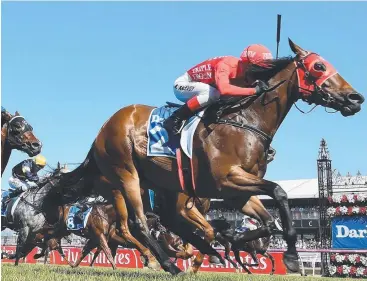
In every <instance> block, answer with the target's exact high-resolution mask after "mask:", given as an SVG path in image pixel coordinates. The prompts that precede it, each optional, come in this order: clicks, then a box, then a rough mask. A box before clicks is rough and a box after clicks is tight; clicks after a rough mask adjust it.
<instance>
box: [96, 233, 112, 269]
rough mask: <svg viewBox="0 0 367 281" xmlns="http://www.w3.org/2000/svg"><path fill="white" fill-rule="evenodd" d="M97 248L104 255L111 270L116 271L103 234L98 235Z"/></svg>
mask: <svg viewBox="0 0 367 281" xmlns="http://www.w3.org/2000/svg"><path fill="white" fill-rule="evenodd" d="M99 246H100V247H101V249H102V251H103V252H104V253H105V255H106V257H107V259H108V261H109V262H110V263H111V265H112V268H113V269H116V264H115V261H114V259H113V257H112V253H111V250H110V248H109V247H108V243H107V239H106V236H105V235H104V234H103V233H100V234H99Z"/></svg>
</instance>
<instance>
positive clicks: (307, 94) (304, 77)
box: [216, 53, 338, 150]
mask: <svg viewBox="0 0 367 281" xmlns="http://www.w3.org/2000/svg"><path fill="white" fill-rule="evenodd" d="M294 64H295V66H296V67H295V69H294V70H293V72H292V74H291V75H290V77H289V78H288V79H287V80H283V81H281V82H279V83H278V84H276V85H275V86H273V87H271V88H269V89H268V90H266V91H265V92H264V93H262V94H261V95H260V96H246V97H243V98H241V99H240V100H238V98H237V99H235V98H234V99H233V101H235V103H233V102H230V103H229V104H228V105H224V106H222V107H221V108H220V109H219V110H218V112H217V120H216V123H218V124H225V125H231V126H234V127H238V128H242V129H245V130H248V131H251V132H254V133H256V134H257V135H258V136H260V137H261V138H262V139H263V140H264V141H265V142H266V144H265V149H266V150H267V149H268V147H269V146H270V143H271V141H272V138H273V137H272V136H270V135H269V134H267V133H265V132H263V131H262V130H260V129H258V128H256V127H254V126H251V125H248V124H244V123H242V122H238V121H235V120H233V119H234V117H236V115H235V116H233V117H232V118H222V114H223V112H224V111H225V110H227V109H233V108H237V107H242V106H243V105H245V104H247V103H248V102H249V101H254V100H255V99H257V98H259V97H262V100H264V98H265V95H266V94H267V93H269V92H271V91H273V90H275V89H276V88H278V87H279V86H280V85H282V84H283V83H284V82H287V84H288V85H287V90H286V91H287V93H286V94H287V96H288V97H290V93H291V90H290V86H292V85H294V83H293V82H292V81H293V77H294V75H295V74H297V78H298V79H297V81H298V83H297V85H296V86H297V89H298V98H301V99H302V100H304V101H306V102H307V103H309V104H312V103H315V106H314V107H313V108H312V109H311V110H310V111H309V112H311V111H312V110H313V109H314V108H315V107H316V106H318V105H323V106H328V105H330V104H332V103H334V101H335V99H334V98H333V97H332V96H331V95H330V94H329V93H327V92H325V91H324V90H323V88H322V85H323V83H324V82H325V81H326V80H327V79H329V78H330V77H332V76H333V75H335V74H337V73H338V72H337V71H336V70H335V68H334V67H333V66H332V65H331V64H330V63H329V62H327V61H326V60H324V59H323V58H322V57H321V56H319V55H318V54H316V53H307V54H306V55H305V56H299V55H297V56H296V57H295V58H294ZM296 100H297V99H295V101H294V104H295V102H296ZM295 106H296V108H297V109H298V110H299V111H301V112H302V113H305V112H303V111H302V110H301V109H299V108H298V107H297V105H296V104H295ZM241 111H242V110H241ZM309 112H307V113H309Z"/></svg>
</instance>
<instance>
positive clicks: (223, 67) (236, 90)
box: [215, 62, 256, 96]
mask: <svg viewBox="0 0 367 281" xmlns="http://www.w3.org/2000/svg"><path fill="white" fill-rule="evenodd" d="M230 73H231V68H230V66H229V65H228V64H227V63H225V62H220V63H218V65H217V67H216V71H215V82H216V85H217V87H218V90H219V92H220V93H221V95H231V96H251V95H254V94H255V93H256V89H255V88H242V87H237V86H234V85H231V84H230V81H229V77H230Z"/></svg>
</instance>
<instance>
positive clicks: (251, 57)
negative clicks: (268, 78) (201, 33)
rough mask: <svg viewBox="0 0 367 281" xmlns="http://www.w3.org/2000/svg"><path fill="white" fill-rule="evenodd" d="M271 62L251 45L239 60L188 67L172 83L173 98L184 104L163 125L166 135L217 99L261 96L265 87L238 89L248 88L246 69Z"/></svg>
mask: <svg viewBox="0 0 367 281" xmlns="http://www.w3.org/2000/svg"><path fill="white" fill-rule="evenodd" d="M272 58H273V56H272V54H271V52H270V50H269V49H268V48H266V47H265V46H263V45H259V44H254V45H250V46H248V47H247V48H245V50H244V51H243V52H242V54H241V56H240V58H236V57H233V56H223V57H215V58H211V59H208V60H206V61H204V62H202V63H199V64H198V65H196V66H194V67H192V68H191V69H189V70H188V71H187V72H186V73H185V74H183V75H182V76H180V77H179V78H177V79H176V81H175V83H174V89H173V90H174V94H175V96H176V97H177V99H179V100H180V101H182V102H185V104H184V105H183V106H181V107H180V108H179V109H178V110H176V111H175V112H174V113H173V114H172V115H171V116H170V117H169V118H167V119H166V120H165V121H164V123H163V126H164V128H165V129H166V130H167V131H168V132H169V133H173V134H178V133H179V132H180V130H181V129H182V127H183V125H184V121H186V120H187V119H189V118H190V117H192V116H193V115H194V114H195V113H196V112H198V111H200V109H202V108H204V107H206V106H208V105H210V104H212V103H214V102H216V101H218V100H219V99H220V97H221V96H250V95H257V94H261V93H263V92H264V91H266V89H267V86H266V85H265V84H259V85H257V86H256V87H251V88H247V87H240V86H238V85H239V84H242V85H245V84H247V85H248V84H249V83H245V81H246V77H245V76H246V70H247V67H248V65H250V64H257V65H262V64H263V63H264V61H265V60H269V59H272ZM234 84H236V85H234Z"/></svg>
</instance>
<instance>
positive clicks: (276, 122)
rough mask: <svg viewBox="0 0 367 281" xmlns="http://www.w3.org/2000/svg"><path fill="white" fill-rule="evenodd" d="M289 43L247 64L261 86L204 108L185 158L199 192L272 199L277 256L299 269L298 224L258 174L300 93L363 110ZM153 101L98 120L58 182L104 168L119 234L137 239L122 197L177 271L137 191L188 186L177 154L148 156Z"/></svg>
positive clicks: (332, 75) (283, 198)
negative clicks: (278, 229)
mask: <svg viewBox="0 0 367 281" xmlns="http://www.w3.org/2000/svg"><path fill="white" fill-rule="evenodd" d="M289 44H290V47H291V49H292V51H293V52H294V53H295V54H296V56H295V57H289V58H281V59H276V60H271V61H268V62H267V66H266V67H258V66H250V67H249V69H248V71H247V76H248V77H251V80H253V81H255V80H261V81H264V82H266V83H268V84H269V90H268V91H267V92H265V93H263V94H261V95H260V96H251V97H247V98H243V99H236V98H231V99H230V100H224V101H222V102H219V103H217V104H216V105H213V106H211V107H209V108H208V109H207V110H206V114H205V116H204V117H203V118H202V120H201V122H200V124H199V125H198V127H197V129H196V132H195V135H194V139H193V156H192V159H191V162H192V171H193V180H194V185H195V192H196V196H198V197H202V198H223V199H227V200H232V202H234V203H235V206H236V207H237V208H242V207H243V206H244V204H245V202H246V201H247V200H248V198H249V197H250V196H252V195H268V196H270V197H271V198H273V199H274V200H275V201H276V203H277V205H278V208H279V212H280V218H281V222H282V226H283V237H284V239H285V240H286V242H287V245H288V247H287V251H285V252H284V256H283V261H284V263H285V265H286V266H287V268H288V269H289V270H291V271H298V270H299V262H298V253H297V251H296V247H295V243H296V231H295V228H294V227H293V226H292V217H291V213H290V210H289V205H288V198H287V194H286V192H285V191H284V190H283V189H282V188H281V187H280V186H279V185H278V184H276V183H275V182H272V181H268V180H265V179H263V177H264V175H265V172H266V167H267V163H266V160H267V151H268V149H269V146H270V143H271V141H272V139H273V137H274V135H275V133H276V132H277V130H278V129H279V127H280V125H281V123H282V122H283V120H284V119H285V117H286V116H287V114H288V112H289V110H290V109H291V107H292V106H293V104H294V103H295V102H296V101H297V100H299V99H302V100H303V101H306V102H308V103H309V104H312V103H314V104H316V105H321V106H324V107H329V108H333V109H335V110H337V111H340V112H341V114H342V115H343V116H350V115H354V114H356V113H357V112H359V111H360V110H361V104H362V103H363V102H364V97H363V96H362V95H361V94H359V93H358V92H357V91H356V90H355V89H354V88H353V87H352V86H351V85H350V84H349V83H347V82H346V81H345V80H344V79H343V77H342V76H341V75H340V74H339V73H338V72H337V71H336V70H335V68H334V67H333V66H332V65H331V64H330V63H329V62H327V61H326V60H324V59H323V58H322V57H321V56H319V55H318V54H316V53H313V52H309V51H306V50H304V49H302V48H301V47H299V46H297V45H296V44H294V43H293V42H292V41H291V40H289ZM152 109H153V107H151V106H147V105H131V106H127V107H124V108H122V109H120V110H119V111H118V112H116V113H115V114H114V115H113V116H112V117H111V118H110V119H109V120H107V121H106V123H105V124H104V125H103V126H102V128H101V130H100V131H99V133H98V135H97V137H96V139H95V141H94V143H93V145H92V147H91V149H90V151H89V153H88V155H87V158H86V160H85V161H84V162H83V163H82V165H81V166H79V167H78V168H77V169H75V170H74V171H73V172H71V173H70V174H69V175H68V174H66V175H65V177H64V178H63V179H62V180H61V182H62V183H63V184H65V185H67V184H68V183H70V184H72V183H74V182H75V181H78V180H79V179H81V178H82V177H85V176H87V175H92V174H93V173H94V172H96V171H97V172H98V173H102V174H103V175H104V176H105V177H106V178H107V179H108V180H109V181H110V182H111V183H112V184H113V186H112V187H111V188H109V189H99V190H98V192H99V193H100V194H101V195H102V196H103V197H106V196H110V197H113V202H114V205H115V208H116V212H117V214H118V218H119V229H120V233H121V235H122V236H123V238H124V239H125V240H128V241H130V242H132V243H133V244H134V245H136V247H137V248H140V247H141V246H142V244H141V242H139V241H138V240H137V239H136V238H135V237H133V236H132V235H131V233H130V231H129V227H128V214H127V204H128V205H131V207H132V209H133V211H134V212H135V214H136V218H137V220H136V222H137V224H138V226H139V227H140V231H141V235H142V237H143V242H144V243H145V244H146V245H149V248H150V249H151V250H152V252H153V253H154V255H155V256H156V257H157V259H158V261H159V262H160V263H161V265H162V268H163V269H164V270H166V271H169V272H171V273H172V274H177V273H179V272H180V270H179V269H178V268H177V267H176V266H175V265H174V264H173V263H172V262H171V261H170V260H169V259H168V256H167V255H166V254H165V253H164V252H163V250H162V249H161V248H160V246H159V244H158V243H157V241H155V240H154V239H153V238H152V236H151V235H150V234H149V228H148V225H147V222H146V218H145V215H144V210H143V203H142V199H141V194H140V187H141V183H142V182H143V181H146V182H150V183H151V184H152V185H153V186H157V187H159V188H166V189H168V190H172V191H176V192H187V191H183V190H182V189H181V185H180V181H179V178H178V176H177V173H178V165H177V163H176V161H175V159H173V158H168V157H148V156H147V125H148V119H149V116H150V113H151V111H152ZM239 206H240V207H239ZM268 232H269V230H268V229H267V226H264V227H261V228H259V229H257V230H253V231H249V232H248V233H247V235H249V236H248V237H251V239H256V238H258V237H263V236H266V233H268Z"/></svg>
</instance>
